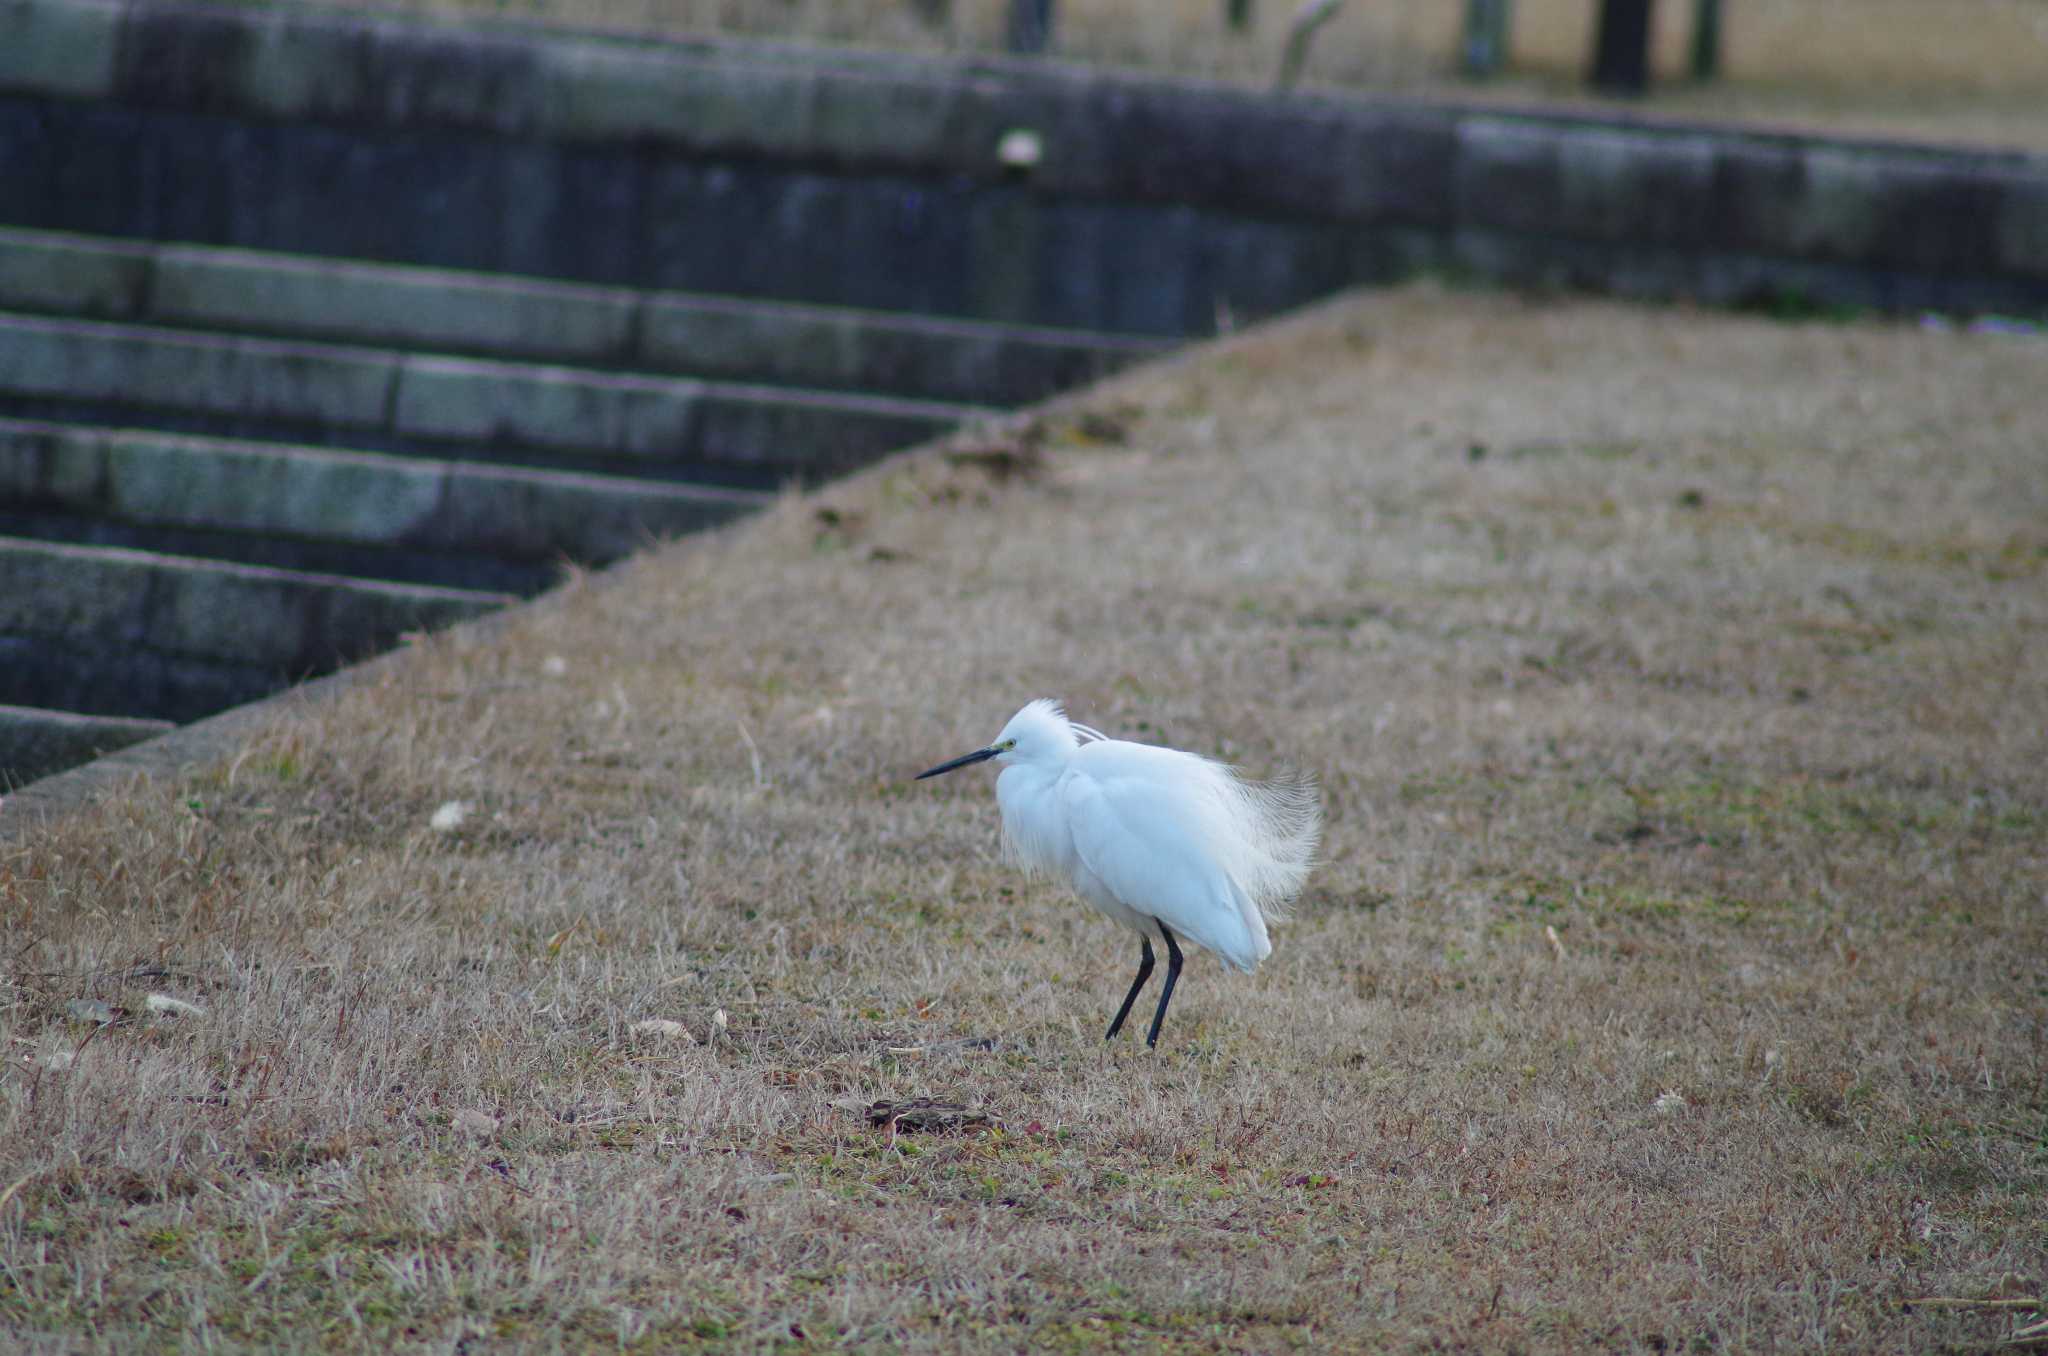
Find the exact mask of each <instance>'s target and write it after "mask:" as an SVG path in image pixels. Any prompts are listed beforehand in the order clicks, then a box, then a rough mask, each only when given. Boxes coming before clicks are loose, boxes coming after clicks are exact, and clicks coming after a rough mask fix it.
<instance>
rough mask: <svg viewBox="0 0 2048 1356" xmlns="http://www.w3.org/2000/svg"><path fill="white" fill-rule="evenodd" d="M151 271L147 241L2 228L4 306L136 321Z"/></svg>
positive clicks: (0, 289) (0, 278) (1, 302)
mask: <svg viewBox="0 0 2048 1356" xmlns="http://www.w3.org/2000/svg"><path fill="white" fill-rule="evenodd" d="M149 276H150V248H149V246H147V245H137V244H131V243H128V242H125V241H105V240H95V239H91V238H89V237H84V236H75V235H70V234H65V233H61V232H55V231H23V230H9V229H6V228H0V308H4V309H7V310H21V311H40V312H43V313H45V314H57V315H75V316H84V317H87V318H89V319H96V320H132V319H135V318H137V315H138V313H139V311H140V308H141V306H142V304H143V299H144V297H145V296H146V295H147V288H148V285H149Z"/></svg>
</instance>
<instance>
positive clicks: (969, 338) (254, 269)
mask: <svg viewBox="0 0 2048 1356" xmlns="http://www.w3.org/2000/svg"><path fill="white" fill-rule="evenodd" d="M0 308H6V309H11V310H16V311H24V312H35V313H40V314H45V315H68V316H75V317H79V318H82V319H95V320H116V321H126V322H131V323H146V324H153V325H166V326H180V327H185V328H190V329H201V330H222V331H229V332H235V333H242V334H258V335H268V336H273V337H279V338H295V339H318V340H340V341H346V342H349V343H355V344H366V345H373V346H377V347H385V348H395V349H404V350H409V351H425V352H440V353H457V354H468V355H480V356H489V357H498V358H516V359H525V360H535V361H543V362H555V363H577V364H583V365H588V366H592V367H613V368H630V369H635V370H639V371H643V372H650V373H679V374H684V375H688V376H695V377H705V378H716V379H724V380H735V381H742V382H770V383H776V384H781V385H790V386H797V387H814V388H819V389H829V390H844V391H863V392H873V393H881V394H892V395H901V396H910V397H922V398H928V399H937V400H947V401H963V402H970V403H979V404H991V405H1019V404H1025V403H1028V402H1030V401H1034V400H1042V399H1044V398H1046V397H1048V396H1050V395H1053V394H1055V393H1056V392H1059V391H1063V390H1067V389H1069V388H1071V387H1074V386H1077V385H1080V384H1082V383H1084V382H1088V381H1092V380H1095V379H1096V378H1099V377H1102V376H1106V375H1107V374H1109V373H1110V372H1113V371H1115V370H1116V369H1118V368H1120V367H1123V366H1125V365H1127V364H1129V363H1132V362H1135V361H1139V360H1141V359H1144V358H1147V357H1151V356H1153V355H1155V354H1157V353H1160V352H1162V351H1163V350H1164V349H1165V348H1166V347H1167V346H1168V345H1167V344H1166V343H1165V342H1163V341H1161V340H1158V339H1153V338H1141V337H1137V336H1124V335H1108V334H1100V333H1095V332H1091V331H1086V330H1060V329H1043V328H1031V327H1025V326H1012V325H992V324H983V323H977V322H973V321H965V320H947V319H937V318H931V317H922V316H911V315H899V314H891V313H886V312H879V311H865V310H859V309H854V308H848V307H822V306H798V305H790V304H784V303H777V302H762V301H752V300H746V299H741V298H735V297H718V296H704V295H698V294H691V293H682V292H653V291H645V290H639V289H633V288H618V287H581V286H575V285H570V284H564V283H553V282H544V281H540V280H537V279H531V278H507V277H501V276H493V275H490V274H482V273H474V272H468V271H465V270H460V269H438V268H415V267H407V266H403V265H393V264H368V263H359V262H350V261H341V260H333V259H316V258H307V257H304V256H300V255H290V254H275V253H269V252H264V251H256V250H236V249H216V248H207V247H201V246H191V245H163V244H152V243H148V242H137V241H126V240H112V239H107V238H104V237H95V236H82V235H71V234H66V233H61V232H49V231H31V230H19V229H7V228H0Z"/></svg>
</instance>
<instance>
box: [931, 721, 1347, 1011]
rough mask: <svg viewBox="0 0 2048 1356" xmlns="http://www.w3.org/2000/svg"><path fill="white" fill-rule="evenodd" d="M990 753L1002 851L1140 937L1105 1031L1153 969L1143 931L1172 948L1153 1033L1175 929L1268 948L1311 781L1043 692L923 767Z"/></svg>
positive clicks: (1297, 859)
mask: <svg viewBox="0 0 2048 1356" xmlns="http://www.w3.org/2000/svg"><path fill="white" fill-rule="evenodd" d="M991 759H992V760H994V761H995V762H996V763H997V764H999V765H1000V766H1001V767H1002V773H1001V775H1000V776H999V777H998V778H997V779H996V800H997V802H998V803H999V804H1000V805H1001V806H1002V811H1003V838H1004V844H1005V847H1006V848H1007V850H1008V851H1009V853H1010V855H1011V856H1012V857H1013V858H1015V859H1016V860H1017V861H1018V862H1020V863H1021V864H1022V865H1023V866H1024V867H1025V868H1026V869H1027V870H1031V871H1043V872H1046V873H1048V874H1051V875H1055V876H1059V877H1061V878H1063V879H1064V880H1066V881H1067V882H1068V884H1070V885H1071V886H1072V887H1073V889H1074V893H1076V894H1078V895H1079V896H1081V898H1083V899H1085V900H1087V901H1088V902H1089V903H1090V904H1093V905H1094V906H1095V907H1096V908H1098V909H1100V910H1101V911H1102V912H1103V913H1105V914H1107V915H1108V916H1109V917H1110V918H1111V919H1113V920H1115V921H1116V922H1118V923H1121V924H1122V925H1123V926H1125V927H1127V928H1129V929H1130V930H1131V931H1133V932H1135V933H1137V934H1138V936H1139V937H1140V938H1142V939H1143V942H1144V951H1143V958H1142V959H1141V960H1140V962H1139V969H1138V978H1137V981H1136V982H1135V983H1134V984H1133V985H1132V986H1131V993H1130V996H1129V997H1128V998H1126V999H1125V1000H1124V1006H1123V1011H1121V1012H1119V1013H1118V1014H1117V1018H1116V1021H1115V1022H1114V1023H1112V1024H1111V1026H1110V1031H1109V1034H1110V1035H1112V1036H1114V1035H1115V1034H1116V1032H1117V1030H1118V1029H1119V1028H1120V1027H1121V1026H1122V1025H1123V1021H1124V1017H1125V1016H1126V1015H1127V1014H1128V1013H1129V1011H1130V1007H1131V1003H1132V1001H1133V1000H1134V999H1135V998H1136V997H1137V994H1138V990H1139V989H1140V988H1142V987H1143V986H1144V983H1145V979H1146V977H1147V976H1148V975H1150V974H1151V970H1152V946H1151V943H1152V941H1153V939H1155V938H1160V939H1163V940H1164V941H1165V942H1166V945H1167V950H1168V952H1169V955H1170V958H1171V959H1170V961H1169V968H1168V973H1167V981H1166V989H1165V992H1164V993H1163V994H1162V995H1161V998H1160V1003H1159V1012H1158V1014H1157V1016H1156V1017H1155V1018H1154V1020H1153V1024H1152V1036H1151V1040H1153V1041H1156V1040H1157V1039H1158V1034H1159V1025H1160V1022H1161V1021H1163V1020H1164V1019H1165V1015H1166V1004H1167V1002H1168V1001H1169V1000H1170V999H1171V997H1172V993H1173V984H1174V980H1175V979H1176V977H1177V976H1178V975H1179V972H1180V948H1179V947H1178V945H1177V944H1176V938H1184V939H1186V940H1188V941H1191V942H1194V943H1195V944H1196V945H1197V946H1200V947H1202V948H1203V949H1205V950H1207V951H1212V952H1214V953H1215V954H1216V956H1217V957H1218V958H1219V959H1221V960H1222V961H1223V962H1224V963H1225V964H1226V965H1229V966H1231V967H1233V968H1234V969H1238V970H1250V969H1252V968H1254V967H1255V966H1257V965H1258V963H1259V962H1260V961H1262V960H1264V959H1265V958H1266V957H1267V956H1269V955H1271V954H1272V951H1273V941H1272V937H1271V934H1270V932H1269V925H1270V924H1272V923H1276V922H1279V921H1281V920H1282V919H1283V918H1284V917H1285V916H1286V910H1287V907H1288V905H1290V904H1291V903H1293V901H1294V899H1295V897H1296V895H1298V894H1299V893H1300V891H1301V885H1302V881H1303V880H1304V879H1305V878H1306V877H1307V875H1308V871H1309V867H1310V866H1311V865H1312V863H1313V860H1314V857H1315V850H1316V842H1317V839H1318V837H1319V835H1320V832H1321V825H1322V813H1321V808H1320V806H1319V804H1318V801H1317V797H1316V789H1315V784H1314V782H1313V781H1311V780H1309V779H1307V778H1305V777H1304V778H1294V779H1290V780H1285V781H1279V782H1268V783H1257V782H1247V781H1243V780H1241V779H1239V778H1238V777H1237V775H1236V774H1235V773H1234V772H1233V771H1232V770H1231V769H1230V768H1228V767H1225V766H1224V765H1223V764H1221V763H1217V762H1214V761H1212V760H1210V759H1207V758H1203V757H1201V756H1200V755H1199V754H1193V753H1182V752H1180V751H1179V750H1176V749H1166V748H1159V747H1157V746H1154V745H1151V744H1134V743H1130V742H1128V741H1125V740H1121V739H1109V738H1106V737H1104V736H1103V735H1102V734H1100V733H1098V732H1097V731H1095V730H1091V729H1089V728H1088V727H1087V726H1085V725H1076V724H1074V723H1073V722H1072V721H1070V720H1068V719H1067V717H1066V715H1065V714H1064V713H1063V712H1062V711H1061V710H1060V708H1059V706H1058V704H1057V703H1055V702H1051V701H1045V700H1040V701H1034V702H1032V703H1030V704H1029V705H1027V706H1025V708H1024V709H1023V710H1021V711H1019V712H1018V713H1017V714H1016V715H1015V716H1013V717H1011V718H1010V722H1009V724H1007V725H1005V726H1004V727H1003V731H1002V733H1001V734H1000V735H998V736H997V737H996V741H995V743H994V744H992V745H990V746H989V747H988V748H985V749H981V750H978V751H977V752H975V753H970V754H967V755H966V756H965V757H962V758H956V759H954V760H953V761H952V762H950V763H946V764H942V765H941V766H939V767H936V768H933V769H931V771H929V772H926V773H923V774H921V775H922V776H925V777H930V776H934V775H936V774H938V773H941V772H948V771H951V770H952V769H954V768H956V767H962V766H965V765H967V764H969V763H975V762H981V761H984V760H991Z"/></svg>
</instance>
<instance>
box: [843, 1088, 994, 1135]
mask: <svg viewBox="0 0 2048 1356" xmlns="http://www.w3.org/2000/svg"><path fill="white" fill-rule="evenodd" d="M867 1118H868V1124H869V1125H872V1126H875V1127H876V1128H878V1129H880V1128H883V1127H886V1128H887V1129H888V1131H889V1133H890V1134H891V1135H895V1134H897V1133H898V1132H915V1131H921V1132H924V1133H926V1134H939V1133H942V1132H944V1131H948V1130H987V1129H991V1128H997V1129H999V1128H1001V1125H1002V1122H1000V1121H998V1120H996V1119H995V1118H994V1117H992V1116H990V1115H989V1114H988V1113H987V1112H983V1111H973V1110H970V1109H968V1107H967V1106H966V1105H965V1104H964V1103H961V1102H941V1101H938V1100H936V1099H934V1098H931V1097H913V1098H911V1099H910V1100H909V1101H907V1102H888V1101H882V1102H871V1103H869V1104H868V1109H867Z"/></svg>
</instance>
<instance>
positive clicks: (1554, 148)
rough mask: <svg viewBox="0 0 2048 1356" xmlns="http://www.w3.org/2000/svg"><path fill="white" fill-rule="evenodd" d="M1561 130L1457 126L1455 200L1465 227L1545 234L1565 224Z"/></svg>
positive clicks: (1470, 122)
mask: <svg viewBox="0 0 2048 1356" xmlns="http://www.w3.org/2000/svg"><path fill="white" fill-rule="evenodd" d="M1562 139H1563V138H1562V137H1561V135H1560V133H1559V129H1558V128H1556V127H1554V126H1552V125H1549V124H1547V123H1542V122H1537V121H1535V120H1533V119H1532V120H1517V119H1509V118H1497V117H1478V116H1475V117H1467V118H1466V119H1465V120H1464V121H1463V122H1461V123H1460V124H1459V125H1458V132H1457V152H1456V162H1455V166H1454V169H1453V172H1452V185H1451V189H1452V198H1453V200H1454V201H1455V203H1456V204H1457V221H1458V223H1459V224H1460V225H1461V226H1473V227H1479V228H1482V229H1484V230H1488V231H1510V232H1522V233H1527V234H1531V235H1541V234H1549V233H1552V232H1556V231H1557V230H1558V229H1559V226H1560V224H1561V222H1562V219H1563V212H1564V184H1563V175H1562V172H1561V169H1560V165H1559V148H1560V144H1561V142H1562Z"/></svg>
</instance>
